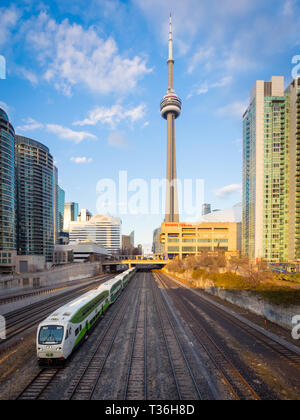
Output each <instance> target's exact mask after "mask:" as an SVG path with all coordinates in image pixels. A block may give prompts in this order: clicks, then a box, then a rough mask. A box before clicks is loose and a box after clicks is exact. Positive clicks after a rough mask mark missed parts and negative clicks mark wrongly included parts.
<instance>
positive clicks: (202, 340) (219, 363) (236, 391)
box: [156, 274, 261, 400]
mask: <svg viewBox="0 0 300 420" xmlns="http://www.w3.org/2000/svg"><path fill="white" fill-rule="evenodd" d="M156 276H157V278H158V279H159V281H160V282H161V284H162V286H163V287H164V288H165V289H168V288H169V287H168V285H167V283H166V282H165V279H164V276H163V275H162V274H157V275H156ZM172 300H173V302H174V303H175V305H176V306H177V307H178V309H179V310H180V312H181V314H182V316H183V318H184V319H185V321H186V322H187V324H188V325H189V327H190V329H191V331H192V333H193V335H194V337H195V338H196V340H197V342H198V343H199V344H200V346H201V347H202V348H203V349H204V351H205V352H206V353H207V355H208V356H209V358H210V360H211V361H212V363H213V365H214V367H215V368H216V369H217V371H218V372H219V374H220V375H221V377H222V378H223V380H224V382H225V383H226V385H227V387H228V388H229V390H230V392H231V393H232V395H233V396H234V398H235V399H236V400H249V399H252V400H260V399H261V398H260V397H259V395H258V394H257V393H256V392H255V390H254V389H253V387H252V386H251V385H250V384H249V382H248V381H247V380H246V379H245V378H244V377H243V376H242V375H241V373H240V372H239V371H238V369H237V368H236V367H235V366H234V365H233V364H232V363H231V362H230V360H229V359H228V357H227V356H226V354H225V353H224V352H223V351H222V349H221V348H220V347H219V346H218V345H217V344H216V342H215V341H214V340H213V339H212V337H210V336H209V334H208V333H207V332H206V331H205V330H204V329H203V328H202V327H201V325H200V323H199V321H198V320H197V319H196V314H195V312H194V311H193V308H192V307H191V305H190V303H189V302H188V301H187V300H186V299H185V300H184V303H185V304H184V305H183V304H182V299H180V297H179V296H178V295H177V294H176V293H172Z"/></svg>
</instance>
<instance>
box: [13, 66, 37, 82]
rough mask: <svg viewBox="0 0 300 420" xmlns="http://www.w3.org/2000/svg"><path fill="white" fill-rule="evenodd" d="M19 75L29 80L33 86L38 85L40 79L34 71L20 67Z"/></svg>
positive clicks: (18, 69)
mask: <svg viewBox="0 0 300 420" xmlns="http://www.w3.org/2000/svg"><path fill="white" fill-rule="evenodd" d="M17 73H18V74H20V75H21V76H22V77H24V79H26V80H28V81H29V82H30V83H31V84H32V85H37V84H38V81H39V80H38V77H37V75H36V74H35V73H34V72H33V71H31V70H27V69H25V68H24V67H19V68H17Z"/></svg>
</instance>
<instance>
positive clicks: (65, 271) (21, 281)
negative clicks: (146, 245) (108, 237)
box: [0, 262, 102, 293]
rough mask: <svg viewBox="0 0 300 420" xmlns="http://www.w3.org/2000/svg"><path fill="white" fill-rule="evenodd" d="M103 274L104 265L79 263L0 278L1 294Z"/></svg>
mask: <svg viewBox="0 0 300 420" xmlns="http://www.w3.org/2000/svg"><path fill="white" fill-rule="evenodd" d="M100 273H102V264H101V263H98V262H95V263H82V264H80V263H78V264H71V265H66V266H63V267H57V268H54V269H52V270H49V271H43V272H37V273H27V274H25V273H24V274H22V275H20V276H16V275H15V276H8V277H3V278H0V293H1V291H3V292H4V290H9V291H13V290H18V291H20V290H22V289H30V288H39V287H45V286H52V285H54V284H59V283H61V282H68V281H72V280H80V279H84V278H89V277H93V276H96V275H98V274H100Z"/></svg>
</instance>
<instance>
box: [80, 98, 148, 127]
mask: <svg viewBox="0 0 300 420" xmlns="http://www.w3.org/2000/svg"><path fill="white" fill-rule="evenodd" d="M145 113H146V105H145V104H141V105H139V106H137V107H135V108H132V109H128V110H127V108H125V107H124V106H122V105H113V106H112V107H111V108H105V107H97V108H95V109H93V110H92V111H90V112H89V115H88V118H86V119H84V120H83V121H76V122H74V125H79V126H83V125H96V124H98V123H99V122H100V123H102V124H108V125H110V126H111V127H112V128H115V127H116V126H117V125H118V124H119V123H120V122H121V121H122V120H129V121H130V122H131V123H134V122H136V121H138V120H140V119H142V118H143V117H144V115H145Z"/></svg>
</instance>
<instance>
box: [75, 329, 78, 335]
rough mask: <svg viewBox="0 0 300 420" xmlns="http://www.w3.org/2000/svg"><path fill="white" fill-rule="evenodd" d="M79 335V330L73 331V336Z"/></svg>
mask: <svg viewBox="0 0 300 420" xmlns="http://www.w3.org/2000/svg"><path fill="white" fill-rule="evenodd" d="M78 334H79V328H77V330H75V336H77V335H78Z"/></svg>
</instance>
